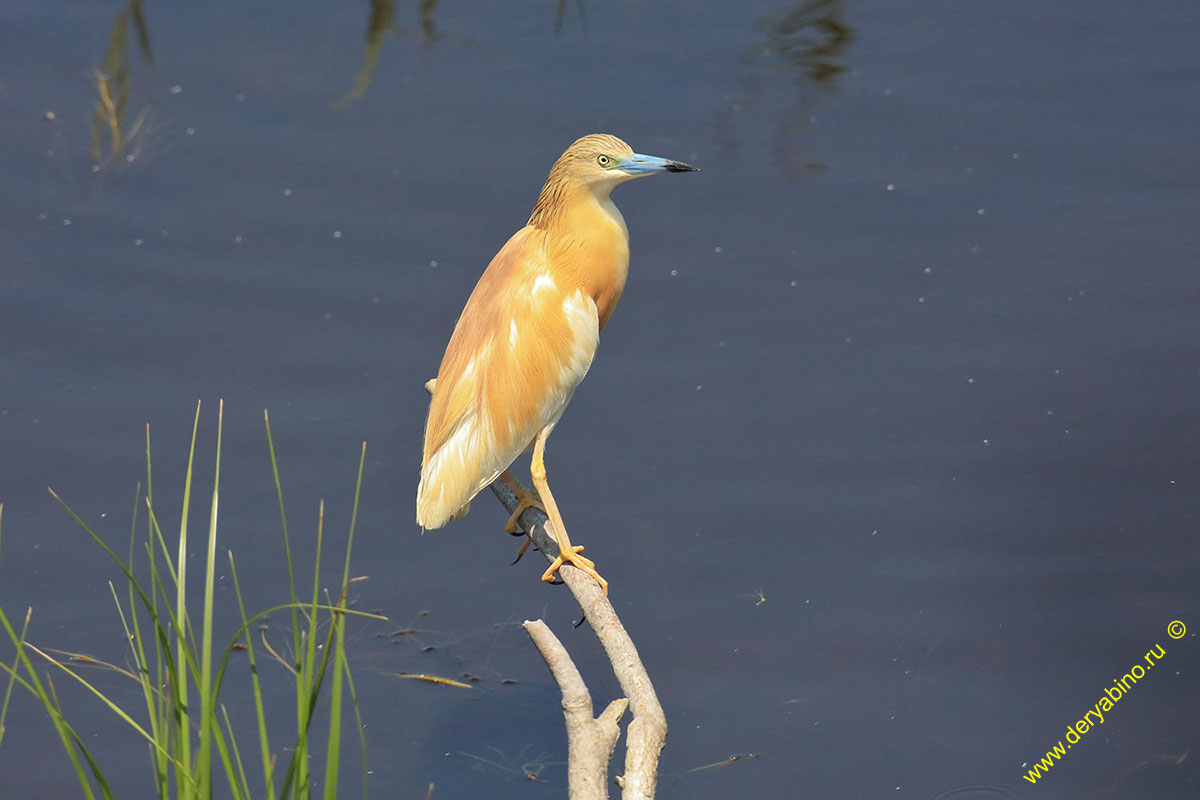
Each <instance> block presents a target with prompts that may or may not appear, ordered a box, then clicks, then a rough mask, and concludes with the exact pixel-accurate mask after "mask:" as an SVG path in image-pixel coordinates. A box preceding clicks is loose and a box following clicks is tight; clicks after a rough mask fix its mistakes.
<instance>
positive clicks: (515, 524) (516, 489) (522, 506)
mask: <svg viewBox="0 0 1200 800" xmlns="http://www.w3.org/2000/svg"><path fill="white" fill-rule="evenodd" d="M500 478H501V479H502V480H504V483H505V484H507V485H508V488H509V489H511V490H512V493H513V494H515V495H516V496H517V510H516V511H514V512H513V513H512V516H510V517H509V518H508V522H506V523H505V524H504V530H506V531H508V532H509V533H511V534H514V535H516V534H518V533H521V515H522V514H524V513H525V512H526V511H528V510H529V509H531V508H536V509H538V510H539V511H541V512H542V513H543V514H545V513H546V507H545V506H544V505H542V501H541V499H540V498H539V497H538V496H537V492H531V491H529V490H528V489H526V488H525V487H524V486H522V485H521V484H520V483H519V482H517V481H515V480H513V479H512V476H511V475H509V473H508V470H505V471H504V472H502V473H500ZM522 552H524V548H522ZM518 558H520V556H518Z"/></svg>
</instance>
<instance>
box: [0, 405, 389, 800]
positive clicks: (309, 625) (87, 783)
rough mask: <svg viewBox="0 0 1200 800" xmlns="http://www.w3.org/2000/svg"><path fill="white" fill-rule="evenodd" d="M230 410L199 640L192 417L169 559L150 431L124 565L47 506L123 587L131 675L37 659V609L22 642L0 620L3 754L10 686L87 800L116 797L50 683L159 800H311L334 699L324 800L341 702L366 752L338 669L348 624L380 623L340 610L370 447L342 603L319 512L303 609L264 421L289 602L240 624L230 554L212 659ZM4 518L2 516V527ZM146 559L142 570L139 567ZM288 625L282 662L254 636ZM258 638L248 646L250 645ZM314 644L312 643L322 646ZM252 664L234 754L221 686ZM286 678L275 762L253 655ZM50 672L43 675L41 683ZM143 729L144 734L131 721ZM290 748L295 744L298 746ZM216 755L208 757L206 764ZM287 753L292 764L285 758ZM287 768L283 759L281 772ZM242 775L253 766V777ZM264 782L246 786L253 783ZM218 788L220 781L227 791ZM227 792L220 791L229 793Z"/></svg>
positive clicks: (345, 677)
mask: <svg viewBox="0 0 1200 800" xmlns="http://www.w3.org/2000/svg"><path fill="white" fill-rule="evenodd" d="M223 417H224V404H223V403H222V404H221V405H220V407H219V410H218V412H217V437H216V457H215V459H214V474H213V492H212V499H211V502H210V505H209V518H208V531H207V539H206V542H205V544H206V547H205V550H204V565H203V574H202V576H201V577H202V579H203V582H204V590H203V596H202V601H201V609H200V615H199V619H198V624H199V636H197V633H196V630H195V628H194V627H193V617H194V615H193V614H192V613H191V612H190V611H189V608H188V604H187V580H188V577H189V563H188V551H189V547H188V533H189V532H188V515H189V510H190V507H191V487H192V474H193V467H194V466H195V453H196V437H197V432H198V430H199V424H200V406H199V405H197V406H196V417H195V420H194V422H193V424H192V437H191V446H190V449H189V452H188V460H187V470H186V473H185V475H184V486H183V507H182V512H181V515H180V522H179V530H178V536H177V541H176V542H174V543H173V544H174V545H175V546H174V548H172V547H171V546H170V544H171V543H168V541H167V538H166V536H165V535H164V533H163V530H162V528H161V527H160V525H159V521H158V520H159V517H158V514H157V513H156V505H155V498H154V493H153V479H152V475H153V471H152V469H151V459H150V430H149V427H148V426H147V429H146V489H145V493H144V494H143V493H142V491H141V487H139V488H138V491H137V496H136V501H135V504H134V514H133V524H132V531H131V534H130V543H129V553H128V556H127V558H125V559H122V558H121V557H120V556H118V555H117V554H116V553H115V552H113V550H112V549H111V548H110V547H109V546H108V545H107V544H105V542H104V541H103V540H102V539H101V538H100V537H99V536H98V535H97V534H96V533H95V532H94V531H93V530H92V529H91V528H90V527H89V526H88V525H87V524H86V523H85V522H84V521H83V520H82V519H81V518H80V517H79V515H78V514H76V513H75V511H74V510H72V508H71V507H70V506H69V505H68V504H67V503H66V501H64V500H63V499H62V498H61V497H60V496H59V495H58V494H57V493H55V492H54V491H53V490H51V494H52V495H53V496H54V498H55V499H56V500H57V501H58V502H59V503H60V504H61V505H62V506H63V508H64V509H66V511H67V512H68V513H69V514H70V515H71V516H72V517H73V518H74V519H75V521H76V522H77V523H78V524H79V525H80V527H81V528H83V530H84V531H86V532H87V534H88V535H89V536H91V538H92V539H93V540H94V541H95V543H96V544H97V545H98V546H99V547H100V548H101V549H103V550H104V552H105V553H107V554H108V556H109V557H110V558H111V559H112V560H113V561H114V562H115V563H116V564H117V565H118V567H119V568H120V570H121V572H122V573H123V575H124V578H125V584H126V586H125V587H124V588H125V592H124V595H125V597H124V599H122V597H121V593H120V592H118V590H117V587H116V586H113V584H112V583H111V582H110V583H109V587H110V590H111V593H112V597H113V600H114V602H115V603H116V610H117V616H118V617H119V619H120V624H121V626H122V629H123V631H124V634H125V637H126V641H128V642H129V652H128V653H127V654H126V659H127V662H128V663H129V664H130V666H129V667H128V668H127V667H122V666H118V665H116V664H113V663H108V662H104V661H100V660H98V659H94V658H91V657H89V656H85V655H83V654H80V653H73V652H69V651H63V650H55V649H51V648H43V647H38V646H36V645H34V644H33V643H31V642H30V641H29V639H28V634H29V625H30V619H31V616H32V609H30V610H28V611H26V613H25V617H24V621H23V622H22V623H21V626H20V629H19V630H18V629H17V628H16V627H14V625H13V624H12V621H11V620H10V618H9V616H8V614H6V613H5V612H4V610H3V609H2V608H0V624H2V625H3V626H4V630H5V632H6V633H7V634H8V637H9V639H10V640H11V641H12V644H13V646H14V647H15V649H16V654H15V656H14V657H13V659H12V661H11V662H2V661H0V669H2V670H3V671H4V673H6V674H7V676H8V680H7V685H6V687H5V691H4V700H3V704H2V705H0V743H2V742H3V738H4V729H5V728H4V722H5V719H6V718H7V713H8V709H9V701H10V698H11V696H12V691H13V687H14V686H21V687H23V688H24V689H26V690H27V691H28V692H30V693H31V694H32V695H34V696H35V697H36V698H37V699H38V700H39V701H40V702H41V704H42V705H43V706H44V707H45V710H46V712H47V713H48V715H49V717H50V721H51V723H52V724H53V726H54V729H55V731H56V733H57V734H58V737H59V739H60V741H61V742H62V745H63V748H64V750H65V751H66V754H67V757H68V759H69V760H70V762H71V765H72V767H73V768H74V771H75V775H76V776H77V778H78V781H79V786H80V789H81V790H82V792H83V795H84V796H85V797H86V798H88V800H95V798H96V797H97V796H100V797H103V798H107V799H108V800H112V798H113V794H112V791H111V789H110V787H109V784H108V781H107V780H106V779H105V775H104V770H103V769H102V767H101V765H100V764H99V763H97V761H96V760H95V759H94V758H93V756H92V753H91V752H90V751H89V750H88V747H87V746H86V745H85V744H84V742H83V739H82V738H81V737H80V736H79V734H78V733H77V732H76V730H75V728H74V727H73V726H72V725H71V723H70V722H69V721H68V719H67V712H68V709H66V708H64V707H63V703H62V702H61V700H60V698H59V695H58V692H57V690H56V688H55V683H54V676H55V675H58V676H60V677H61V676H64V675H65V676H66V677H67V678H68V679H69V680H70V681H72V682H74V683H76V684H78V685H80V686H82V687H84V688H85V689H86V690H87V691H88V692H90V693H91V694H92V695H93V696H94V697H95V698H96V699H97V700H99V702H100V703H101V704H102V705H103V706H105V707H106V708H108V709H109V710H110V711H111V712H112V713H113V714H115V715H116V717H117V718H118V719H120V720H121V721H123V722H124V723H125V724H126V725H128V726H129V727H130V728H131V729H132V730H134V731H135V732H136V733H137V734H138V735H140V736H141V737H142V738H144V739H145V740H146V742H147V745H148V749H149V754H150V763H151V766H152V773H153V784H154V792H155V794H156V795H157V796H158V797H159V798H160V800H168V798H175V799H176V800H208V798H211V797H212V796H213V794H214V789H215V783H218V782H223V784H224V786H225V789H226V791H227V793H228V794H229V796H231V797H233V798H234V800H250V798H253V797H263V798H267V800H277V798H278V799H279V800H283V799H284V798H289V799H290V800H307V798H309V797H310V787H311V786H313V785H314V781H315V780H317V779H319V778H320V777H321V776H319V775H314V773H313V763H314V762H313V759H312V757H311V755H312V750H313V748H312V743H311V742H310V736H309V733H310V729H311V726H312V723H313V721H314V719H315V718H316V717H317V705H318V700H320V699H321V697H322V689H323V688H325V686H326V679H327V678H328V679H329V680H328V690H327V691H326V697H325V702H326V703H327V712H328V737H327V741H326V744H325V762H324V768H323V789H322V794H321V796H322V797H324V798H325V800H334V798H335V797H336V796H337V786H338V776H339V772H340V763H341V759H340V754H341V739H342V725H341V722H342V715H343V712H344V709H343V702H345V701H346V699H347V698H348V705H349V706H350V709H351V710H352V712H353V714H354V719H355V722H356V727H357V729H358V732H359V745H360V748H361V749H362V751H363V753H364V759H365V750H366V748H365V742H364V741H363V736H362V729H363V726H362V719H361V716H360V713H359V708H358V700H357V696H356V694H355V691H354V680H353V676H352V675H351V672H350V665H349V662H348V660H347V658H346V650H345V628H346V621H347V618H348V617H350V616H357V617H367V618H371V619H380V620H382V619H385V618H384V617H381V616H379V615H376V614H368V613H364V612H361V611H355V610H354V609H351V608H349V607H348V606H347V595H348V590H349V587H350V584H351V583H352V582H353V579H352V578H351V577H350V554H351V550H352V547H353V544H354V529H355V525H356V523H357V519H358V502H359V496H360V493H361V490H362V478H363V466H364V464H365V460H366V445H365V444H364V445H363V449H362V453H361V455H360V457H359V463H358V475H357V480H356V482H355V487H354V505H353V511H352V513H351V518H350V527H349V533H348V535H347V539H346V551H345V558H344V561H343V564H342V575H341V586H340V591H339V592H338V595H337V598H336V600H334V599H332V598H331V597H330V596H329V594H328V592H324V602H322V590H321V588H320V570H321V553H322V550H323V546H324V527H325V514H324V503H323V502H322V503H321V505H320V507H319V510H318V515H317V547H316V558H315V564H314V565H313V570H312V577H311V580H312V585H311V591H310V592H308V594H307V597H306V598H305V599H304V600H303V601H301V600H300V599H298V598H299V595H298V594H297V587H296V578H295V574H294V572H293V562H292V552H291V542H290V538H289V535H288V524H287V514H286V511H285V510H284V503H283V484H282V481H281V480H280V477H279V465H278V461H277V459H276V455H275V443H274V439H273V438H272V436H271V425H270V419H269V418H268V417H266V415H265V414H264V421H265V422H266V430H267V445H268V449H269V451H270V456H271V471H272V473H273V475H274V479H275V488H276V494H277V497H278V503H279V513H280V519H281V522H282V530H283V547H284V558H285V560H286V562H287V572H288V587H287V593H288V602H286V603H282V604H280V605H278V606H275V607H273V608H269V609H267V610H265V611H261V612H259V613H256V614H253V615H247V613H246V607H245V604H244V601H243V597H242V588H241V584H240V582H239V580H238V573H237V565H236V563H235V561H234V557H233V552H232V551H227V558H228V562H229V568H230V575H231V577H232V583H233V587H234V591H235V594H236V597H237V603H238V612H239V615H240V620H241V624H240V626H239V627H238V628H237V630H236V631H235V632H234V633H233V635H232V636H231V637H230V638H229V640H228V642H227V643H226V644H225V646H224V648H223V649H221V650H220V651H219V652H218V651H217V650H216V648H215V646H214V642H213V639H214V631H213V626H214V621H215V613H214V608H213V594H214V581H215V576H216V571H217V517H218V507H219V503H218V498H219V489H220V477H221V432H222V422H223ZM143 507H144V508H145V510H146V514H145V519H144V524H145V535H144V536H143V537H142V538H141V539H140V540H139V537H138V529H139V516H140V514H139V511H140V510H141V509H142V508H143ZM2 514H3V506H0V516H2ZM139 557H141V558H139ZM139 560H144V566H143V567H142V568H141V571H142V572H144V573H145V574H143V576H142V577H141V578H140V579H139V578H138V577H137V576H135V574H134V570H135V567H136V566H138V564H139ZM278 612H287V613H288V614H290V617H291V632H292V636H291V653H290V654H289V656H288V657H285V656H284V655H281V654H280V653H279V652H278V651H276V650H275V649H274V648H273V647H272V646H271V644H270V642H269V641H268V639H267V638H266V636H265V633H261V632H260V630H259V628H260V627H264V628H265V626H264V625H263V622H264V621H265V619H266V618H267V617H269V616H270V615H271V614H274V613H278ZM260 634H261V638H258V642H257V644H256V636H258V635H260ZM318 640H320V643H319V644H318ZM239 651H242V652H244V653H245V654H246V658H247V667H248V672H249V678H250V685H251V689H252V695H253V703H254V712H255V723H256V724H255V728H256V730H254V731H253V733H254V734H255V735H254V736H253V737H252V738H253V739H255V740H256V741H255V742H254V743H253V745H251V744H250V743H249V742H243V743H241V744H239V742H238V740H237V738H236V735H235V731H234V728H233V725H232V724H231V723H230V719H229V715H228V713H227V711H226V709H225V706H224V704H222V703H221V701H220V693H221V687H222V685H223V681H224V678H225V674H226V669H227V668H228V667H229V665H230V659H231V658H232V657H233V655H234V653H237V652H239ZM262 652H265V653H266V654H267V656H268V657H269V659H270V660H273V661H274V662H276V663H277V664H278V665H279V666H280V667H281V673H284V674H287V675H288V676H289V677H290V679H291V680H292V682H293V684H294V687H295V707H294V713H295V728H294V733H293V734H292V735H291V737H289V742H288V744H289V745H291V746H290V747H288V748H283V749H279V748H277V749H272V745H271V741H270V735H269V732H268V714H267V709H266V705H265V704H264V702H263V691H262V683H261V681H262V677H261V675H260V669H259V667H260V663H261V659H260V653H262ZM39 667H40V668H44V669H45V670H46V672H45V673H44V674H40V673H39ZM85 667H87V668H101V669H104V670H107V671H111V672H115V673H118V674H120V675H122V676H125V677H126V678H128V679H129V680H131V681H134V682H136V683H137V684H138V685H139V687H140V689H141V696H142V701H141V704H142V707H141V708H139V709H136V710H135V709H132V708H125V707H122V706H121V705H120V704H119V703H117V702H116V701H115V700H113V699H112V698H111V697H110V696H109V695H107V694H105V693H104V692H103V691H101V690H100V689H99V688H97V686H96V684H95V683H94V682H92V681H89V680H88V679H87V678H86V677H85V675H84V671H83V668H85ZM139 720H140V721H139ZM292 737H294V738H292ZM254 745H256V746H257V750H258V756H259V757H258V759H253V758H250V759H247V758H244V757H243V754H244V752H245V751H244V750H243V749H242V748H243V747H247V746H251V747H253V746H254ZM214 751H215V757H214ZM289 753H290V755H288V754H289ZM281 756H285V757H287V760H286V763H284V764H280V763H279V759H280V757H281ZM248 764H249V765H250V767H249V770H248ZM255 771H256V772H257V773H258V774H257V775H256V776H255V777H254V779H253V785H254V787H255V788H252V785H251V784H252V780H251V774H250V773H251V772H255ZM362 771H363V778H362V779H363V791H364V795H365V792H366V767H365V763H364V765H363V769H362ZM222 778H223V781H222ZM223 793H224V792H223Z"/></svg>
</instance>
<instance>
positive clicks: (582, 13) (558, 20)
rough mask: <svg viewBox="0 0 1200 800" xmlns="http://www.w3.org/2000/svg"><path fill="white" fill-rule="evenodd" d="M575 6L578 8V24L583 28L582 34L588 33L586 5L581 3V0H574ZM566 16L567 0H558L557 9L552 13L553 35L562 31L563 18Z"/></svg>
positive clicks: (585, 35)
mask: <svg viewBox="0 0 1200 800" xmlns="http://www.w3.org/2000/svg"><path fill="white" fill-rule="evenodd" d="M575 6H576V7H577V8H578V9H579V24H580V26H581V27H582V28H583V35H584V37H587V34H588V18H587V6H585V5H584V4H583V0H575ZM566 16H567V0H558V10H557V11H556V12H555V14H554V35H555V36H557V35H558V34H560V33H562V27H563V20H564V19H565V18H566Z"/></svg>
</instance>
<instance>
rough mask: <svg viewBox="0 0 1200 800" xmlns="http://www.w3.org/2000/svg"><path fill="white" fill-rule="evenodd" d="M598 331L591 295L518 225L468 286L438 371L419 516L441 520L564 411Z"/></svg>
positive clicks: (424, 521)
mask: <svg viewBox="0 0 1200 800" xmlns="http://www.w3.org/2000/svg"><path fill="white" fill-rule="evenodd" d="M598 338H599V315H598V313H597V310H596V304H595V302H594V300H593V299H592V298H591V297H589V296H588V295H587V294H586V293H584V292H583V291H582V290H580V289H578V288H576V287H575V286H573V285H570V283H569V281H568V280H567V279H566V278H564V277H563V276H555V274H554V271H553V270H552V269H551V268H550V265H549V264H548V263H547V260H546V256H545V251H544V249H543V248H542V239H541V237H540V235H539V233H538V231H535V230H533V229H531V228H524V229H522V230H521V231H519V232H518V233H517V234H515V235H514V236H513V237H512V239H510V240H509V241H508V243H507V244H506V245H505V246H504V247H503V248H502V249H501V250H500V252H499V253H498V254H497V255H496V257H495V258H494V259H492V263H491V264H489V265H488V268H487V270H486V271H485V272H484V274H483V277H481V278H480V280H479V283H478V284H477V285H476V287H475V290H474V291H473V292H472V293H471V297H470V299H468V301H467V305H466V307H465V308H464V309H463V312H462V315H461V316H460V317H459V320H458V323H457V325H456V326H455V329H454V334H453V335H452V336H451V338H450V344H449V345H448V346H447V348H446V355H445V357H444V358H443V359H442V365H441V368H440V369H439V370H438V379H437V386H436V388H435V390H434V393H433V398H432V400H431V402H430V409H429V419H428V421H427V423H426V429H425V452H424V460H423V464H422V469H421V483H420V486H419V487H418V490H417V521H418V522H419V523H420V524H421V525H422V527H425V528H438V527H441V526H442V525H444V524H445V523H446V522H447V521H449V519H450V518H451V516H453V515H454V514H455V512H457V511H458V510H459V509H460V508H461V507H463V506H464V505H466V504H467V503H469V502H470V500H471V498H472V497H474V496H475V494H476V493H478V492H479V491H480V490H481V489H483V488H484V487H485V486H487V485H488V484H489V483H491V482H492V481H493V480H495V478H496V476H497V475H499V474H500V473H501V472H502V471H503V470H504V469H505V468H506V467H508V465H509V464H511V463H512V461H513V459H515V458H516V457H517V456H518V455H520V453H521V451H522V450H524V449H525V448H526V447H528V446H529V444H530V442H532V441H533V439H534V438H535V437H536V436H537V434H538V433H539V432H541V431H542V430H543V429H544V428H546V427H547V426H550V425H553V424H554V423H556V422H557V421H558V418H559V417H560V416H561V415H562V412H563V409H564V408H565V407H566V404H567V402H568V401H569V400H570V398H571V395H572V393H573V392H574V391H575V388H576V387H577V386H578V385H579V382H580V381H581V380H583V377H584V375H586V374H587V371H588V368H589V367H590V366H591V363H592V358H593V356H594V355H595V352H596V344H597V342H598Z"/></svg>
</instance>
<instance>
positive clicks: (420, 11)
mask: <svg viewBox="0 0 1200 800" xmlns="http://www.w3.org/2000/svg"><path fill="white" fill-rule="evenodd" d="M437 5H438V0H421V3H420V5H418V6H417V29H416V30H410V29H408V28H405V27H404V26H402V25H397V24H396V23H395V17H396V3H395V0H371V15H370V16H369V17H368V18H367V47H366V50H364V51H363V64H362V67H361V68H359V70H358V72H356V73H355V74H354V86H353V87H352V88H351V89H350V91H348V92H346V93H345V94H344V95H342V96H341V97H340V98H339V99H338V100H337V101H336V102H335V103H334V104H333V106H334V108H343V107H345V106H347V105H349V104H350V103H353V102H357V101H358V100H361V99H362V98H363V97H365V96H366V94H367V90H368V89H370V88H371V77H372V75H374V73H375V67H376V66H378V65H379V54H380V53H381V52H382V51H383V43H384V41H385V40H386V39H387V36H388V34H391V33H395V34H399V35H401V36H420V38H421V41H422V43H424V44H426V45H429V44H434V43H435V42H441V41H449V42H451V43H452V44H457V45H460V46H464V45H474V44H475V43H476V42H475V40H474V39H472V38H470V37H468V36H445V35H443V34H442V33H441V32H440V31H439V30H438V27H437V21H436V20H435V19H434V12H435V11H437Z"/></svg>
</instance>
